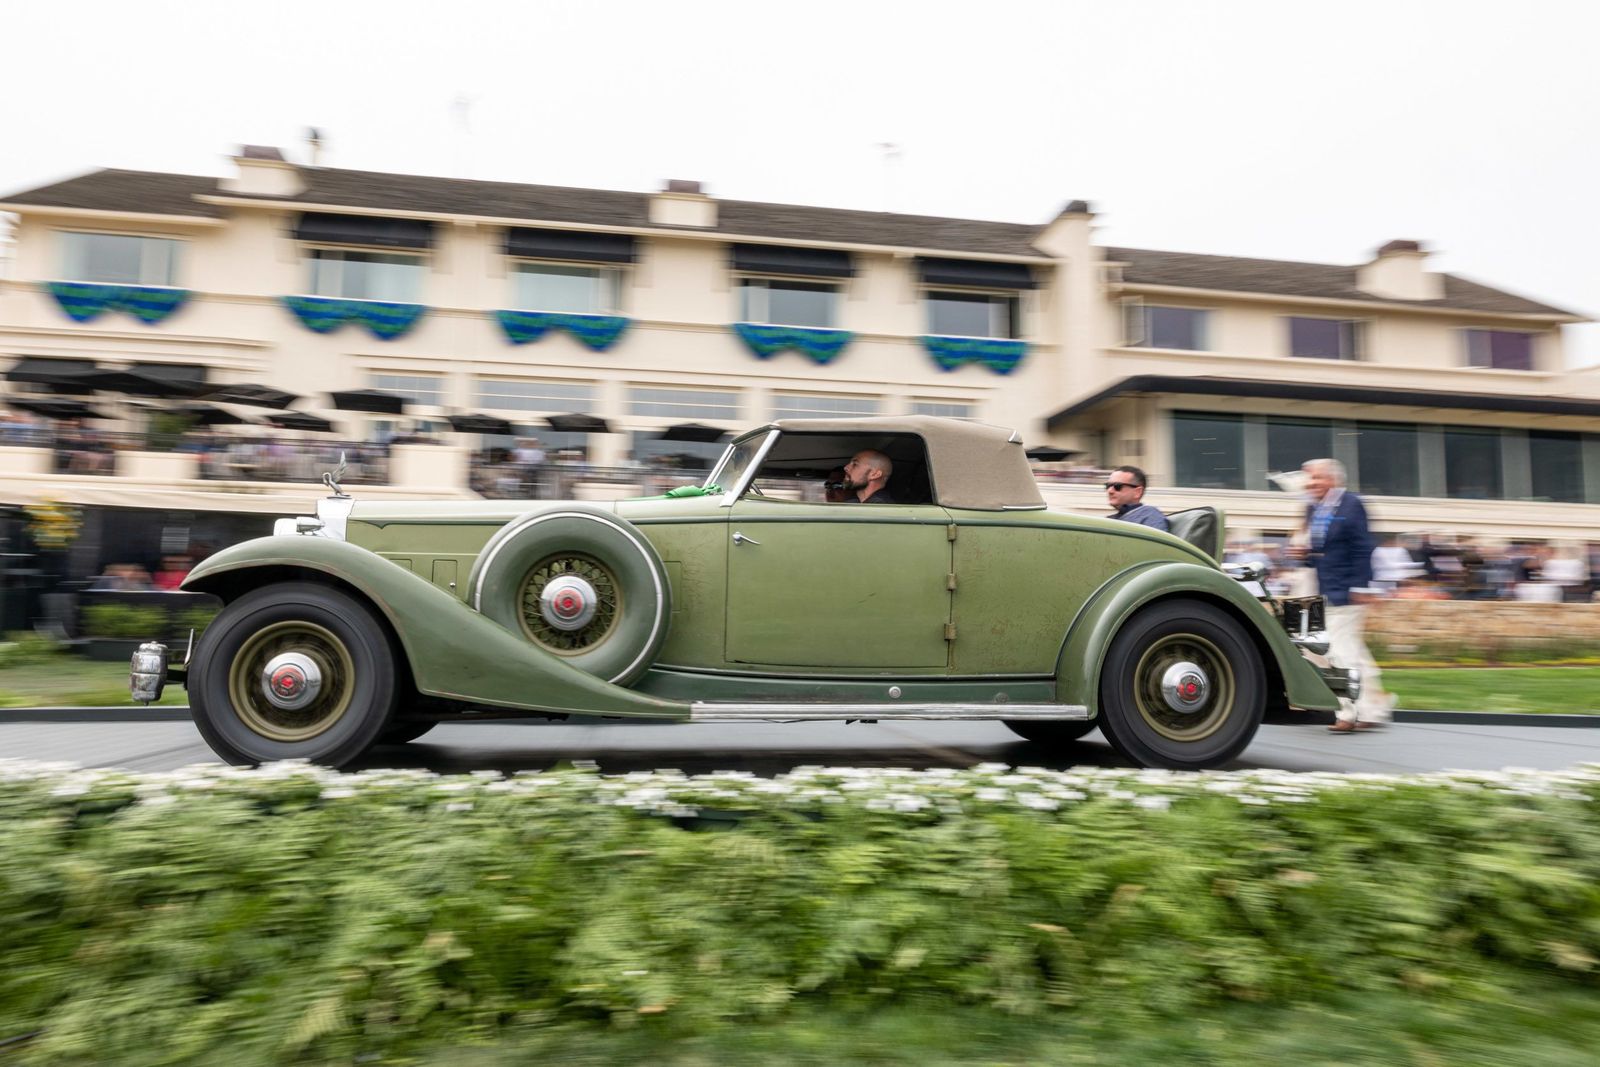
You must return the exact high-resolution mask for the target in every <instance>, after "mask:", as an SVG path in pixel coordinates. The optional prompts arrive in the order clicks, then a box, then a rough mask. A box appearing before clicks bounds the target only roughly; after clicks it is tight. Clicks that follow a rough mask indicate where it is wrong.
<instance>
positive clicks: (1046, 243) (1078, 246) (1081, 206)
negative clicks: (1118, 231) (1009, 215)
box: [1033, 200, 1094, 259]
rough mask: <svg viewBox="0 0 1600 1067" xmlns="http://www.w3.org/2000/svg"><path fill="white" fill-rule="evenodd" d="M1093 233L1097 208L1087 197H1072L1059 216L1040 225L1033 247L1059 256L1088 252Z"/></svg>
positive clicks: (1071, 256)
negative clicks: (1081, 198) (1095, 208)
mask: <svg viewBox="0 0 1600 1067" xmlns="http://www.w3.org/2000/svg"><path fill="white" fill-rule="evenodd" d="M1093 233H1094V208H1092V207H1090V206H1089V201H1087V200H1069V201H1067V204H1066V206H1065V207H1063V208H1062V209H1061V210H1060V211H1059V212H1058V213H1057V214H1056V217H1055V218H1053V219H1051V220H1050V221H1049V222H1047V223H1045V224H1044V225H1043V226H1042V227H1040V228H1039V235H1038V236H1037V237H1035V238H1034V239H1033V247H1035V248H1037V249H1038V250H1039V251H1041V252H1043V253H1045V254H1046V255H1049V256H1055V257H1056V258H1057V259H1072V258H1075V257H1081V256H1084V255H1086V254H1087V252H1088V250H1089V245H1090V239H1091V236H1092V235H1093Z"/></svg>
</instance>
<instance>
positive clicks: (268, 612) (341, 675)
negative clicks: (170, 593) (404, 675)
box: [189, 582, 396, 767]
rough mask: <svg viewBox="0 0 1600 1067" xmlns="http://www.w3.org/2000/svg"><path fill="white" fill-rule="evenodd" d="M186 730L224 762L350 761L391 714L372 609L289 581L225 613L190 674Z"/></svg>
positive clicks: (390, 680) (386, 666) (388, 657)
mask: <svg viewBox="0 0 1600 1067" xmlns="http://www.w3.org/2000/svg"><path fill="white" fill-rule="evenodd" d="M190 675H191V676H190V681H189V703H190V706H191V709H192V713H193V715H194V721H195V725H196V726H197V727H198V728H199V730H200V734H201V736H203V737H204V738H205V739H206V743H207V744H209V745H210V746H211V747H212V749H213V750H215V751H216V753H217V754H218V755H219V756H221V757H222V758H223V759H225V760H227V761H228V762H229V763H238V764H256V763H264V762H267V761H270V760H281V759H305V760H312V761H314V762H317V763H324V764H328V765H330V766H335V767H337V766H341V765H343V764H345V763H348V762H350V761H351V760H353V759H355V758H356V757H357V756H359V755H360V754H361V753H362V752H364V751H366V749H367V748H369V747H370V746H371V745H373V744H374V743H375V742H376V741H377V739H378V737H379V735H380V734H382V733H383V731H384V730H385V728H387V727H388V726H389V724H390V718H391V716H392V715H393V714H394V707H395V694H396V685H395V655H394V650H393V649H392V648H391V646H390V644H389V638H388V635H387V633H386V631H385V630H384V628H383V626H382V624H381V623H380V622H379V621H378V620H377V618H376V616H374V614H373V613H372V610H371V609H370V608H369V607H368V606H367V605H365V604H363V603H361V602H360V601H359V600H357V599H356V598H354V597H352V596H350V595H348V594H346V593H343V592H341V591H339V590H337V589H331V588H328V587H327V586H322V585H318V584H316V583H312V582H289V583H285V584H282V585H276V586H272V587H270V588H267V589H261V590H258V591H256V592H254V593H250V594H249V595H247V596H244V597H241V598H240V599H238V600H236V601H234V602H233V603H231V604H229V605H228V606H227V607H226V608H224V609H223V610H222V612H221V613H220V614H219V615H218V616H217V618H216V620H215V621H213V622H212V623H211V625H209V626H207V627H206V630H205V633H204V634H203V635H202V636H201V638H200V642H199V646H198V647H197V648H196V650H195V654H194V658H193V662H192V664H191V669H190Z"/></svg>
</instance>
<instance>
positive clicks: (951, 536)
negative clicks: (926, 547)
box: [944, 523, 956, 541]
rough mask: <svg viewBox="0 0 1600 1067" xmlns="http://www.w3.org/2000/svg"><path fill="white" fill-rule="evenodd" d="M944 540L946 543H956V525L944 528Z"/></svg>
mask: <svg viewBox="0 0 1600 1067" xmlns="http://www.w3.org/2000/svg"><path fill="white" fill-rule="evenodd" d="M944 539H945V540H946V541H954V540H955V539H956V524H955V523H951V524H950V525H949V526H946V527H945V528H944Z"/></svg>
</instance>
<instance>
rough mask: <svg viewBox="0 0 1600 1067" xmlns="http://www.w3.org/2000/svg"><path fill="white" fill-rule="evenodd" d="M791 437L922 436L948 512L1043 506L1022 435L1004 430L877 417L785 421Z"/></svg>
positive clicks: (780, 424) (779, 425)
mask: <svg viewBox="0 0 1600 1067" xmlns="http://www.w3.org/2000/svg"><path fill="white" fill-rule="evenodd" d="M768 426H770V427H773V428H776V429H779V430H783V431H784V432H785V433H826V434H862V435H864V436H870V435H872V434H916V435H917V436H919V437H921V438H922V440H923V442H924V443H925V444H926V445H927V446H928V464H929V474H930V477H931V479H932V482H933V494H934V499H935V500H936V501H937V502H938V503H940V504H942V505H943V506H945V507H947V508H971V509H973V510H975V511H1000V510H1002V509H1004V508H1042V507H1044V498H1043V497H1042V496H1040V495H1039V484H1038V483H1037V482H1035V481H1034V480H1033V471H1032V470H1030V469H1029V467H1028V457H1027V456H1026V455H1025V454H1024V453H1023V446H1022V435H1021V434H1018V433H1016V432H1015V431H1012V430H1008V429H1005V428H1003V427H1000V426H986V425H984V424H983V423H980V422H967V421H965V420H962V419H940V418H935V417H933V416H931V415H901V416H894V417H887V418H873V419H780V420H779V421H777V422H773V423H769V424H768Z"/></svg>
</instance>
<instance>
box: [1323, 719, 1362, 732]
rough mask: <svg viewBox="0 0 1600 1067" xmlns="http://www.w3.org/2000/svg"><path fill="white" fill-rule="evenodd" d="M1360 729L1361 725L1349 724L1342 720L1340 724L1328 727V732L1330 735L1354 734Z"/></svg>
mask: <svg viewBox="0 0 1600 1067" xmlns="http://www.w3.org/2000/svg"><path fill="white" fill-rule="evenodd" d="M1359 729H1361V724H1360V723H1355V722H1349V721H1346V720H1344V719H1340V720H1339V721H1338V722H1336V723H1334V724H1333V725H1332V726H1330V727H1328V732H1329V733H1330V734H1353V733H1355V732H1356V731H1357V730H1359Z"/></svg>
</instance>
